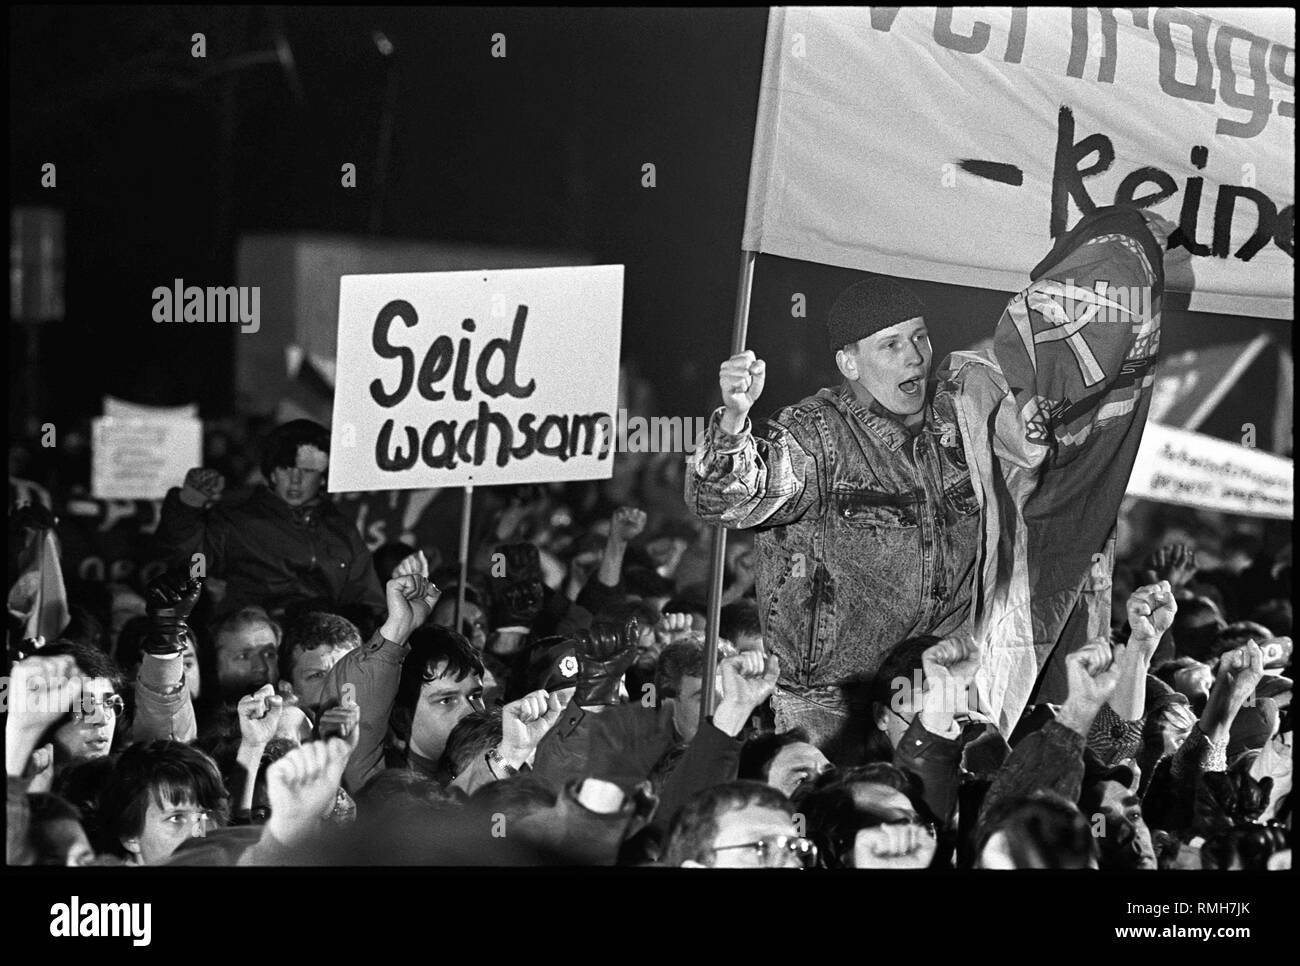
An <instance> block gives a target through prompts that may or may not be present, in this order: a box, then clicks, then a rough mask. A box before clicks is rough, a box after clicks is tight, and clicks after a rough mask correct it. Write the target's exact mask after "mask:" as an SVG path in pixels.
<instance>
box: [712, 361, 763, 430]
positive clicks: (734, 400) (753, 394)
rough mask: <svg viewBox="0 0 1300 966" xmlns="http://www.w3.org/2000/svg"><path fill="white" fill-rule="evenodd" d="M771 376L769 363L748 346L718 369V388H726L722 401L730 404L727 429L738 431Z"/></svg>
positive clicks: (728, 405) (726, 404)
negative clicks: (768, 376)
mask: <svg viewBox="0 0 1300 966" xmlns="http://www.w3.org/2000/svg"><path fill="white" fill-rule="evenodd" d="M766 378H767V363H766V362H764V361H763V360H762V359H760V358H758V357H757V356H755V355H754V353H753V352H752V351H750V350H749V349H746V350H745V351H744V352H741V353H738V354H737V355H734V356H732V357H731V358H730V359H728V360H727V361H726V362H724V363H723V364H722V366H721V367H720V368H719V369H718V387H719V388H720V389H721V390H722V404H723V405H724V406H726V407H727V416H728V420H727V422H730V423H731V424H732V425H727V424H726V422H724V424H723V427H722V428H723V429H724V430H726V431H728V432H735V431H737V430H739V429H740V427H741V426H742V425H743V424H744V422H745V416H746V415H747V414H748V413H749V409H750V407H751V406H753V405H754V403H755V402H757V401H758V397H759V396H761V395H762V394H763V383H764V381H765V380H766Z"/></svg>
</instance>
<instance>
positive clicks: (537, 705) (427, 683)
mask: <svg viewBox="0 0 1300 966" xmlns="http://www.w3.org/2000/svg"><path fill="white" fill-rule="evenodd" d="M386 592H387V598H388V615H387V617H386V618H385V621H384V623H383V625H382V626H381V627H380V628H379V629H378V630H377V631H376V632H375V633H374V635H373V636H372V637H371V639H370V640H369V641H367V642H366V644H365V645H364V646H363V647H360V648H358V649H356V650H353V651H350V652H348V653H347V654H345V655H344V656H343V658H342V660H340V661H339V662H338V663H337V664H335V665H334V667H333V668H331V669H330V672H329V675H328V677H327V678H326V681H325V685H324V687H323V688H322V691H321V703H320V707H321V708H322V710H323V711H325V712H328V711H329V709H331V708H333V707H335V706H337V705H339V704H340V703H342V702H343V699H344V697H345V695H351V699H352V701H354V702H355V703H356V704H358V705H359V706H360V708H361V722H360V726H359V741H358V745H357V748H356V750H355V751H354V752H353V753H352V755H351V757H350V758H349V761H348V765H347V770H346V771H345V773H344V782H343V783H344V787H345V788H346V789H347V791H348V792H349V793H350V794H352V795H356V794H357V793H358V792H360V790H361V789H362V788H364V787H365V785H366V784H367V782H369V781H370V780H371V779H372V778H374V777H375V775H377V774H379V772H380V771H382V770H383V768H384V767H385V758H387V759H388V761H387V764H388V766H389V767H398V766H405V767H408V768H412V769H414V770H415V771H418V772H420V773H421V774H424V775H427V776H428V777H430V778H436V777H437V776H438V762H439V760H440V759H441V758H442V755H443V752H444V751H445V750H446V745H447V738H448V736H449V735H450V734H451V732H452V730H453V729H454V728H455V727H456V725H457V724H458V723H459V722H460V720H461V719H462V718H464V717H465V716H466V715H469V714H470V713H472V712H474V711H481V710H483V662H482V660H481V659H480V658H479V655H478V652H477V651H475V650H474V649H473V647H471V646H470V644H469V642H468V641H466V640H465V638H463V637H462V636H461V635H459V634H457V633H456V632H455V631H452V630H449V629H447V628H445V627H438V626H426V627H421V625H424V624H425V622H426V621H427V620H428V619H429V615H430V613H431V612H432V610H433V606H434V604H435V603H436V602H437V600H438V595H439V591H438V589H437V588H436V587H434V586H433V585H432V584H431V583H429V581H428V580H427V579H426V578H424V577H422V576H420V575H419V574H408V575H403V576H401V577H396V578H394V579H392V580H390V581H389V582H388V585H387V587H386ZM417 628H420V630H419V633H418V634H416V633H415V632H416V629H417ZM408 642H409V643H408ZM560 710H561V705H560V703H559V701H558V700H557V699H555V698H554V697H553V696H548V695H547V694H546V693H545V692H540V691H538V692H533V693H532V694H527V695H525V696H524V697H522V698H520V699H519V700H518V701H514V702H511V703H510V704H508V705H506V706H505V708H503V709H502V739H501V742H500V743H499V744H498V745H497V746H496V747H495V748H492V749H491V750H489V751H488V752H487V753H486V754H485V755H484V756H482V758H481V759H480V760H479V761H476V762H474V764H473V767H471V768H469V769H466V771H465V772H464V773H463V774H461V775H459V776H458V777H457V779H456V781H455V784H456V785H457V787H460V788H463V789H464V790H465V791H466V792H467V793H470V792H473V791H474V790H475V789H476V788H478V787H479V786H480V785H482V784H484V783H485V782H489V781H494V780H497V779H500V778H505V777H507V776H509V775H513V774H515V773H517V772H518V771H519V769H520V768H522V767H523V766H524V765H525V764H526V763H528V761H529V760H530V759H531V758H532V756H533V754H534V752H535V751H536V748H537V743H538V741H540V740H541V737H542V735H544V734H545V733H546V732H547V731H548V730H549V729H550V727H551V725H553V724H554V723H555V721H556V719H557V718H558V717H559V714H560Z"/></svg>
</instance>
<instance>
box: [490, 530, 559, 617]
mask: <svg viewBox="0 0 1300 966" xmlns="http://www.w3.org/2000/svg"><path fill="white" fill-rule="evenodd" d="M497 553H500V554H502V556H503V557H504V560H503V561H502V562H503V563H504V564H505V570H504V573H503V575H502V576H499V577H498V576H493V577H492V583H491V588H490V589H491V597H492V606H491V614H490V618H491V621H492V627H493V629H496V628H500V627H529V626H530V625H531V624H532V623H533V621H535V620H536V619H537V615H538V614H540V613H541V612H542V605H543V604H544V603H545V599H546V584H545V583H543V582H542V558H541V555H540V554H539V553H538V551H537V548H536V547H535V546H533V544H531V543H508V544H503V545H502V546H500V547H497ZM496 569H497V568H496V567H495V566H494V567H493V570H496Z"/></svg>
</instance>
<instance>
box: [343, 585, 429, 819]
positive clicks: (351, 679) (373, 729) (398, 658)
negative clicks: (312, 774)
mask: <svg viewBox="0 0 1300 966" xmlns="http://www.w3.org/2000/svg"><path fill="white" fill-rule="evenodd" d="M385 592H386V597H387V604H388V616H387V617H386V618H385V620H384V623H383V625H382V626H381V627H380V628H379V630H377V631H375V633H374V635H373V636H372V637H371V638H370V640H369V641H367V642H366V643H365V644H364V645H362V646H361V647H359V648H357V649H356V650H353V651H349V652H348V653H347V654H346V655H345V656H344V657H343V659H342V660H340V661H339V662H338V663H337V664H335V665H334V667H333V668H331V669H330V673H329V677H327V678H326V679H325V687H324V688H323V689H322V691H321V708H322V709H323V710H329V709H330V708H332V707H335V706H337V705H340V704H343V703H345V702H344V699H345V697H346V698H347V699H348V701H350V702H355V703H356V704H358V705H360V707H361V723H360V725H359V726H358V728H357V733H358V738H357V747H356V749H355V750H354V751H353V752H352V755H351V757H350V758H349V760H348V766H347V771H346V772H345V774H344V777H343V786H344V787H345V788H346V789H347V790H348V792H349V793H352V794H355V793H356V792H358V791H360V790H361V789H362V788H363V787H364V786H365V784H366V782H368V781H369V780H370V779H371V778H373V777H374V776H375V775H377V774H378V773H379V772H380V771H382V770H383V767H384V760H383V759H384V740H385V738H386V736H387V734H388V717H389V715H390V714H391V713H392V710H393V702H394V701H395V700H396V699H397V685H398V682H399V681H400V680H401V677H402V661H404V660H405V659H406V655H407V654H408V653H409V651H410V648H409V647H407V644H406V641H407V639H408V638H409V637H410V636H411V633H412V631H414V630H415V629H416V628H417V627H419V626H420V625H421V624H423V623H424V622H425V621H426V620H427V619H428V617H429V614H430V612H431V611H432V610H433V605H434V604H436V603H437V601H438V594H439V591H438V588H437V587H435V586H434V585H433V584H431V583H430V582H429V581H428V580H427V579H425V578H424V577H422V576H420V575H419V574H403V575H402V576H399V577H394V578H393V579H392V580H390V581H388V584H387V585H386V587H385Z"/></svg>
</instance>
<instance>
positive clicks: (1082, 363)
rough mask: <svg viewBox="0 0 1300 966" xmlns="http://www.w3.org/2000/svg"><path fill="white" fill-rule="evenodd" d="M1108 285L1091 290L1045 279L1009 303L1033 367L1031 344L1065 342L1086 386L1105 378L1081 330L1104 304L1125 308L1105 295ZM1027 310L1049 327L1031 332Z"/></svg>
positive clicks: (1103, 283)
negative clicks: (1023, 297) (1023, 295)
mask: <svg viewBox="0 0 1300 966" xmlns="http://www.w3.org/2000/svg"><path fill="white" fill-rule="evenodd" d="M1107 287H1108V285H1107V283H1106V282H1104V281H1099V282H1097V283H1096V290H1093V289H1086V288H1079V287H1078V286H1076V285H1071V284H1069V283H1064V284H1062V283H1060V282H1055V281H1052V280H1050V279H1044V280H1043V281H1041V282H1038V283H1037V284H1035V285H1034V286H1033V287H1032V288H1030V289H1029V291H1028V292H1026V293H1025V299H1024V300H1023V301H1020V302H1017V303H1015V304H1013V305H1011V306H1008V311H1009V312H1010V315H1011V320H1012V322H1013V323H1014V324H1015V326H1016V329H1017V331H1018V332H1019V333H1020V338H1021V340H1022V341H1023V342H1024V343H1025V351H1026V352H1027V353H1028V355H1029V357H1030V359H1031V360H1033V363H1034V368H1035V369H1037V368H1038V357H1037V353H1036V352H1035V350H1034V346H1037V345H1045V344H1047V343H1051V342H1064V343H1065V344H1066V346H1067V347H1068V348H1069V350H1070V352H1071V354H1072V355H1073V356H1074V361H1075V362H1076V363H1077V364H1078V366H1079V374H1080V376H1081V377H1082V379H1083V385H1084V387H1085V388H1091V387H1092V386H1095V385H1097V384H1098V383H1100V382H1102V381H1103V380H1104V379H1105V377H1106V373H1105V370H1103V369H1102V366H1101V363H1100V362H1098V361H1097V357H1096V355H1094V354H1093V351H1092V347H1091V346H1089V345H1088V342H1087V340H1086V339H1084V337H1083V330H1084V329H1085V328H1087V327H1088V325H1089V323H1091V322H1092V321H1094V320H1095V319H1096V317H1097V313H1098V312H1099V311H1100V310H1101V309H1102V308H1103V307H1106V306H1112V307H1114V308H1125V307H1124V306H1121V305H1119V304H1118V303H1115V302H1112V301H1111V300H1110V299H1108V298H1107V297H1106V295H1105V293H1106V289H1107ZM1030 309H1033V310H1034V311H1036V312H1037V313H1038V314H1039V315H1040V316H1041V317H1042V318H1043V319H1044V320H1045V321H1046V322H1048V323H1049V325H1050V328H1046V329H1042V330H1040V331H1038V332H1035V331H1033V326H1032V324H1031V323H1030V319H1029V310H1030ZM1125 310H1126V311H1127V309H1125Z"/></svg>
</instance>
